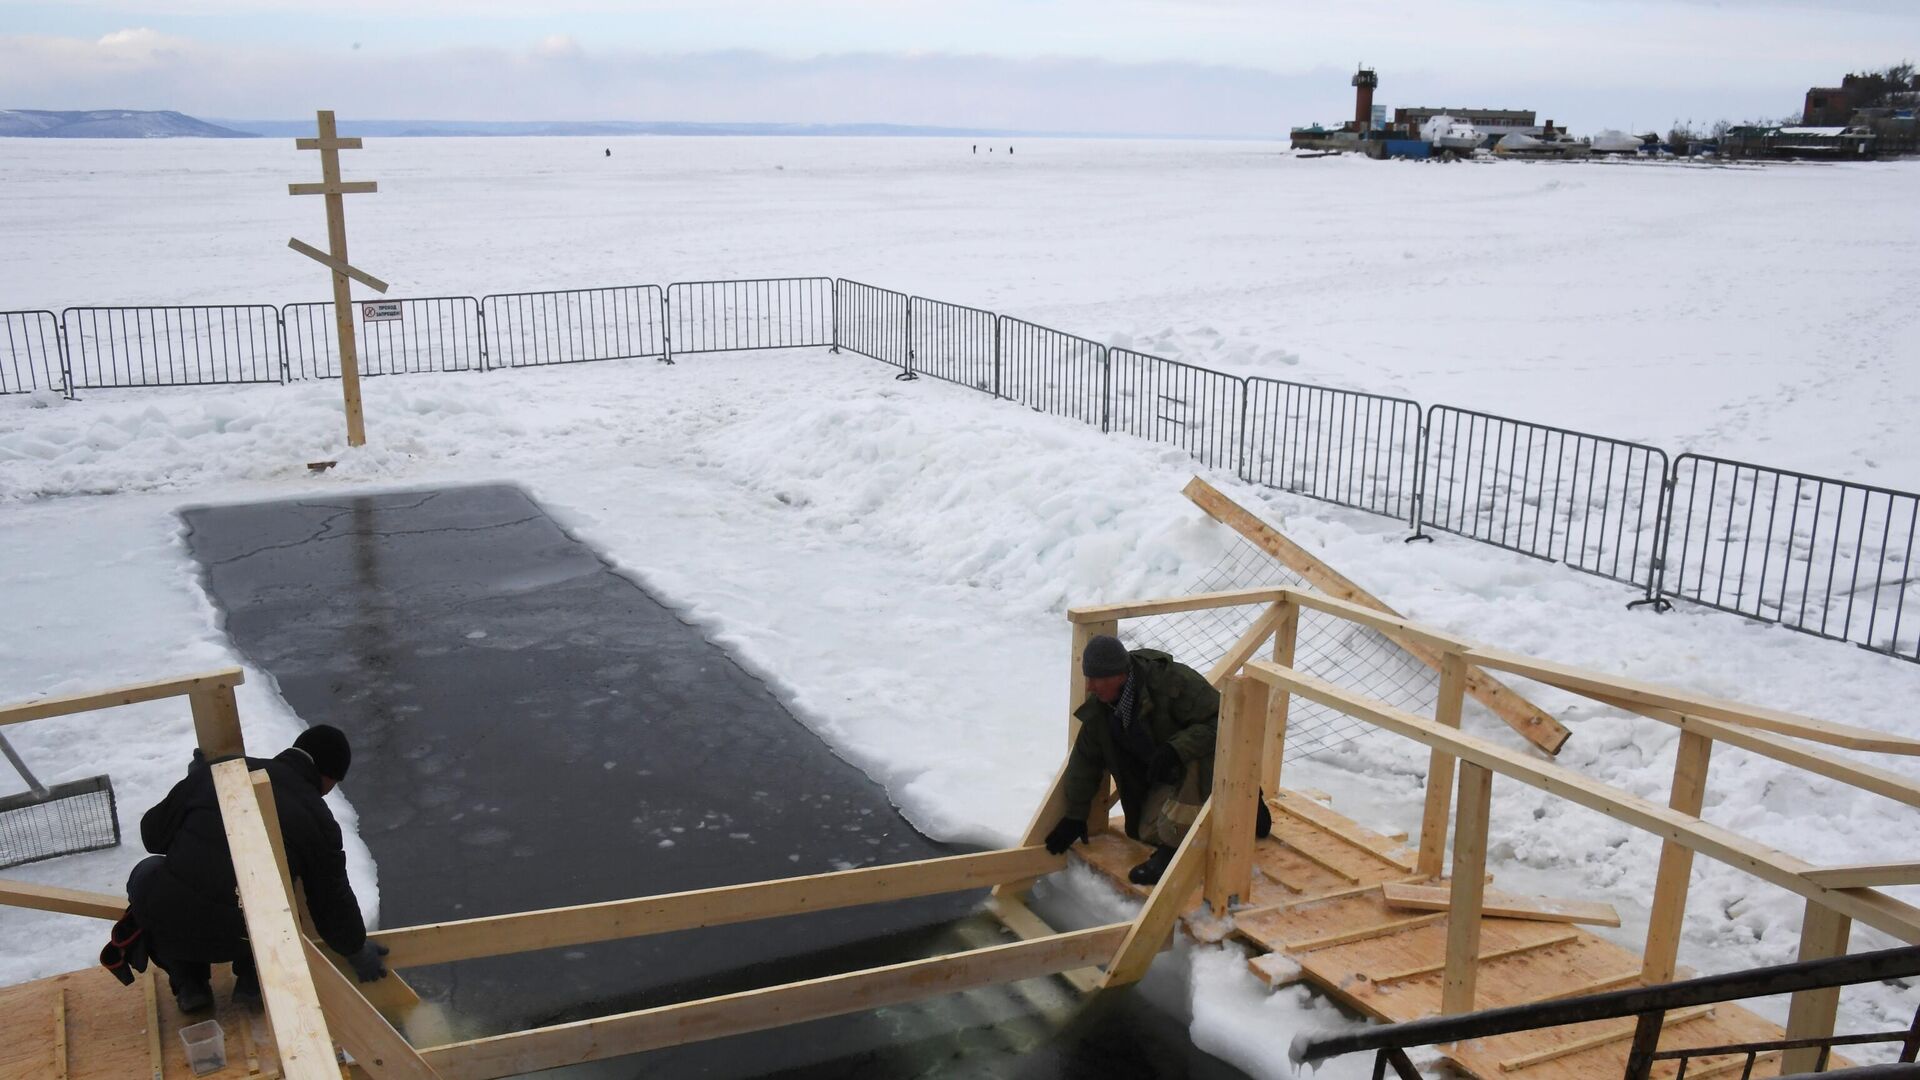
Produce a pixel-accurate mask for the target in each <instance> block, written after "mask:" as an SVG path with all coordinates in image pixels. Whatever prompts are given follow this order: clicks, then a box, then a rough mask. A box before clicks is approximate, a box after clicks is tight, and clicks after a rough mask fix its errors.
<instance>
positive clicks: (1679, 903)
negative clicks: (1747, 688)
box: [1615, 731, 1713, 986]
mask: <svg viewBox="0 0 1920 1080" xmlns="http://www.w3.org/2000/svg"><path fill="white" fill-rule="evenodd" d="M1712 755H1713V740H1712V739H1709V738H1707V737H1706V736H1705V735H1701V734H1698V733H1696V732H1692V731H1683V732H1681V733H1680V747H1679V749H1678V750H1677V751H1676V752H1675V754H1674V759H1673V786H1672V788H1671V791H1670V794H1669V796H1668V799H1667V808H1668V809H1670V810H1675V811H1678V812H1679V813H1682V814H1685V815H1687V816H1688V817H1692V818H1697V817H1699V816H1700V808H1701V807H1702V806H1704V805H1705V804H1706V798H1707V764H1708V762H1709V760H1710V759H1711V757H1712ZM1692 876H1693V849H1691V848H1689V847H1686V846H1685V845H1683V844H1681V843H1679V842H1678V841H1675V840H1662V841H1661V842H1660V870H1659V872H1658V873H1657V874H1656V875H1655V876H1654V879H1653V910H1652V913H1651V914H1650V915H1649V916H1648V919H1647V947H1646V951H1645V953H1644V956H1643V959H1642V961H1641V968H1640V977H1641V979H1643V980H1644V981H1645V982H1646V983H1647V985H1649V986H1652V985H1654V984H1655V983H1663V982H1672V981H1673V965H1674V964H1675V963H1676V962H1677V961H1678V960H1679V957H1680V931H1681V928H1682V924H1683V923H1684V922H1685V921H1686V915H1687V885H1688V882H1689V881H1690V880H1691V878H1692ZM1615 925H1618V924H1615Z"/></svg>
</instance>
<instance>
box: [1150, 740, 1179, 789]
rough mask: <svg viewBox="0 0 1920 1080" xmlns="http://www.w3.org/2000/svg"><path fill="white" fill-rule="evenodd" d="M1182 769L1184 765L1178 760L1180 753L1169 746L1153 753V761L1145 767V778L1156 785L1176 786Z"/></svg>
mask: <svg viewBox="0 0 1920 1080" xmlns="http://www.w3.org/2000/svg"><path fill="white" fill-rule="evenodd" d="M1183 768H1185V765H1184V764H1183V763H1182V762H1181V760H1180V752H1179V751H1177V750H1175V749H1174V748H1173V747H1171V746H1162V747H1161V748H1160V749H1158V750H1155V751H1154V752H1153V761H1152V762H1151V763H1150V764H1148V765H1147V776H1148V777H1149V778H1150V779H1151V780H1152V781H1153V782H1154V783H1156V784H1177V783H1179V782H1180V771H1181V770H1182V769H1183Z"/></svg>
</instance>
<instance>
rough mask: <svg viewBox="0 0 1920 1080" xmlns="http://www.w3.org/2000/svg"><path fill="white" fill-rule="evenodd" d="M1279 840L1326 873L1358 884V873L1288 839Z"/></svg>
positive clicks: (1352, 883)
mask: <svg viewBox="0 0 1920 1080" xmlns="http://www.w3.org/2000/svg"><path fill="white" fill-rule="evenodd" d="M1280 842H1281V843H1283V844H1286V845H1287V847H1288V849H1290V850H1291V851H1292V852H1293V853H1294V854H1296V855H1298V856H1300V857H1301V858H1303V859H1305V860H1307V861H1308V862H1310V863H1312V864H1313V865H1315V866H1317V867H1319V868H1320V869H1322V870H1325V871H1326V872H1327V873H1329V874H1332V875H1333V876H1334V877H1337V878H1339V879H1341V880H1342V881H1345V882H1347V883H1348V884H1351V885H1358V884H1360V875H1359V874H1356V873H1354V872H1353V871H1351V870H1349V869H1347V868H1346V867H1344V866H1341V865H1339V864H1337V863H1335V862H1334V861H1333V860H1332V859H1328V858H1325V857H1323V856H1321V855H1317V854H1315V853H1313V852H1312V851H1309V850H1307V849H1306V848H1305V847H1302V846H1301V845H1299V844H1296V843H1293V842H1291V841H1288V840H1281V841H1280Z"/></svg>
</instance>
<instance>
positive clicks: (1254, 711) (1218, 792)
mask: <svg viewBox="0 0 1920 1080" xmlns="http://www.w3.org/2000/svg"><path fill="white" fill-rule="evenodd" d="M1266 715H1267V687H1266V684H1265V683H1262V682H1258V681H1256V680H1253V679H1249V678H1247V677H1246V676H1245V675H1233V676H1229V677H1228V679H1227V681H1226V685H1224V686H1222V687H1221V688H1220V729H1219V734H1218V736H1217V737H1216V738H1215V740H1214V743H1215V748H1214V755H1213V795H1212V803H1213V830H1212V836H1211V838H1210V839H1209V841H1208V843H1207V876H1206V888H1205V896H1206V901H1207V906H1208V907H1210V908H1212V909H1213V912H1214V914H1216V915H1224V914H1226V913H1227V912H1228V911H1230V910H1231V909H1233V908H1235V907H1238V906H1240V905H1241V904H1243V903H1245V902H1246V900H1247V898H1248V897H1250V896H1252V895H1253V844H1254V839H1253V819H1254V813H1255V811H1256V809H1257V805H1258V802H1259V798H1260V792H1259V786H1260V776H1259V769H1260V749H1261V746H1260V744H1261V734H1262V730H1261V729H1262V728H1263V727H1264V726H1265V725H1264V721H1265V719H1266Z"/></svg>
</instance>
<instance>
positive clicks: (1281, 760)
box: [1260, 600, 1300, 795]
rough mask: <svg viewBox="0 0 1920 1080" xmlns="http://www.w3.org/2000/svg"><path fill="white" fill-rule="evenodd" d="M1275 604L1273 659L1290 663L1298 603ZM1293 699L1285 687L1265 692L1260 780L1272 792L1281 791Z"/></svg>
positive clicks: (1297, 627)
mask: <svg viewBox="0 0 1920 1080" xmlns="http://www.w3.org/2000/svg"><path fill="white" fill-rule="evenodd" d="M1274 606H1275V607H1277V608H1279V609H1280V621H1279V622H1278V623H1276V624H1274V628H1273V662H1274V663H1276V664H1279V665H1280V666H1281V667H1292V666H1293V653H1294V649H1295V648H1296V647H1297V646H1298V644H1299V641H1300V605H1299V604H1296V603H1294V602H1293V601H1291V600H1282V601H1281V602H1280V603H1278V604H1276V605H1274ZM1292 701H1293V696H1292V695H1290V694H1288V693H1287V692H1286V691H1284V690H1276V691H1274V692H1273V693H1271V694H1269V695H1267V739H1266V745H1265V747H1264V748H1263V749H1262V750H1261V752H1260V783H1261V785H1262V787H1263V788H1264V789H1265V790H1267V791H1271V792H1273V793H1274V794H1275V795H1278V794H1279V793H1280V770H1281V767H1282V766H1283V765H1285V764H1286V758H1287V707H1288V705H1289V704H1290V703H1291V702H1292Z"/></svg>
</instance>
